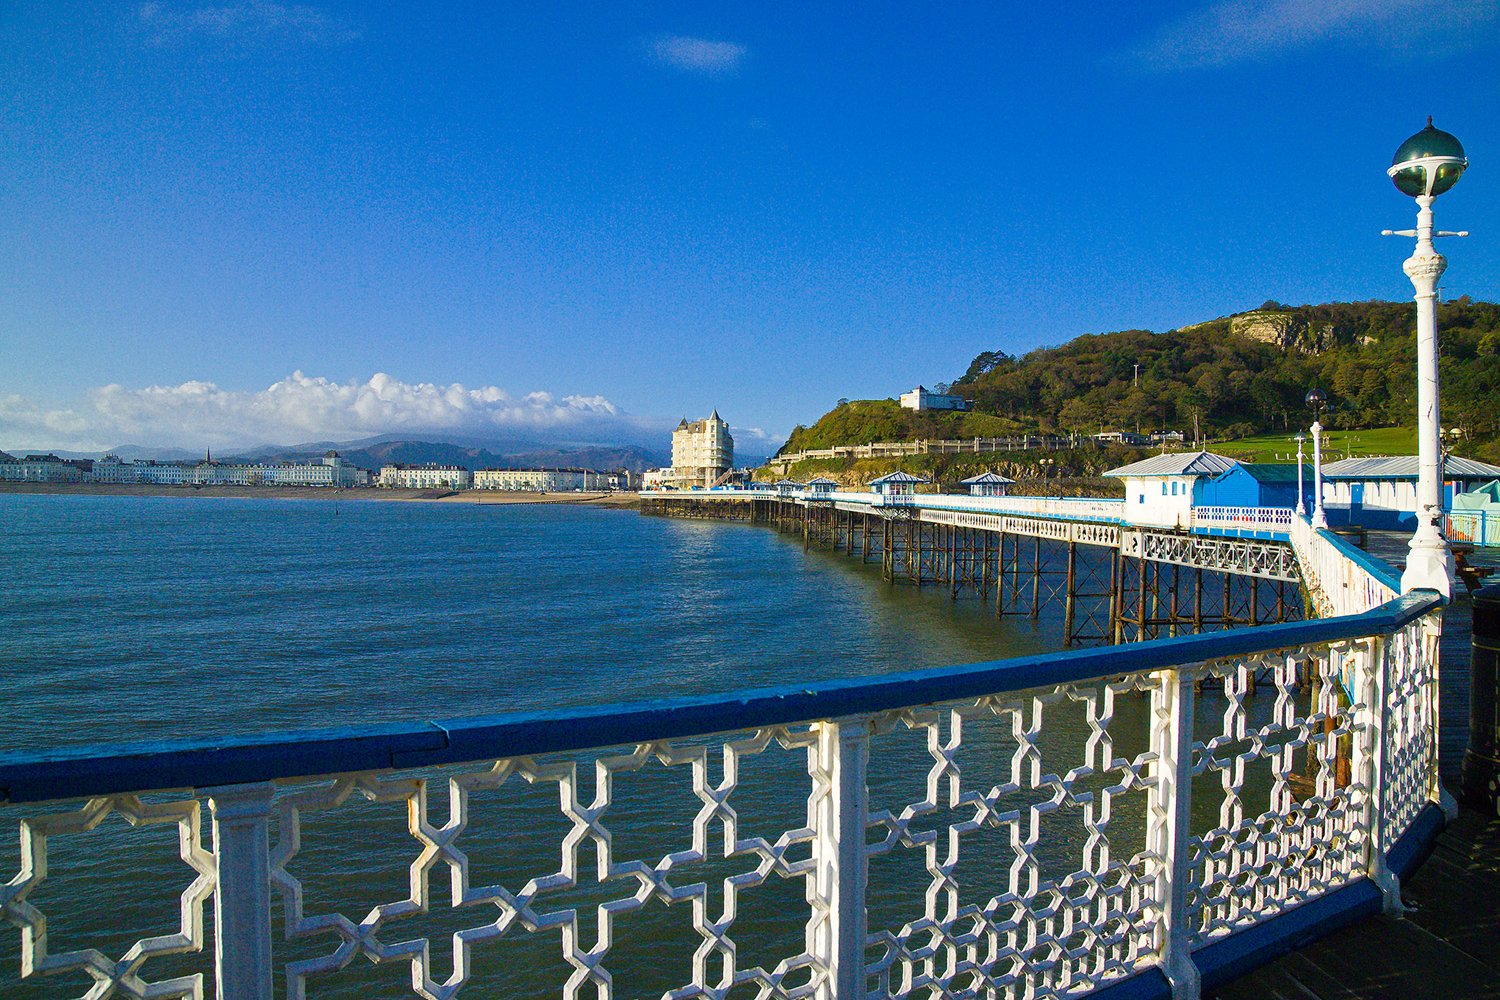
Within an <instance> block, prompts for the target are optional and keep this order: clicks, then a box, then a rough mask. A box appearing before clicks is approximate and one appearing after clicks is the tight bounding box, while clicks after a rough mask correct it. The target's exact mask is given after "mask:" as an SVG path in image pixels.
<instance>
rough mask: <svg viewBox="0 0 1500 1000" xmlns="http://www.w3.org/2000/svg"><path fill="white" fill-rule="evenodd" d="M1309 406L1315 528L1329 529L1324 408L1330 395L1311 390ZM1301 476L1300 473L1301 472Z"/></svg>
mask: <svg viewBox="0 0 1500 1000" xmlns="http://www.w3.org/2000/svg"><path fill="white" fill-rule="evenodd" d="M1307 405H1308V407H1309V408H1310V409H1311V410H1312V411H1313V423H1312V427H1310V428H1308V429H1309V430H1311V431H1312V439H1313V516H1312V526H1313V527H1314V528H1326V527H1328V518H1327V516H1326V515H1325V514H1324V513H1323V423H1322V421H1321V419H1320V418H1321V417H1322V415H1323V407H1325V406H1327V405H1328V394H1327V393H1325V392H1324V391H1323V390H1322V389H1309V390H1308V393H1307ZM1299 475H1300V472H1299Z"/></svg>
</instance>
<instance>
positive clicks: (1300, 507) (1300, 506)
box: [1297, 431, 1307, 517]
mask: <svg viewBox="0 0 1500 1000" xmlns="http://www.w3.org/2000/svg"><path fill="white" fill-rule="evenodd" d="M1306 440H1307V435H1306V434H1303V433H1302V432H1301V431H1298V432H1297V516H1298V517H1301V516H1302V515H1303V514H1306V513H1307V505H1306V504H1305V503H1303V502H1302V442H1304V441H1306Z"/></svg>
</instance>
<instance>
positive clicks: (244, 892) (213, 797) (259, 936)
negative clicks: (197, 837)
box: [203, 781, 276, 1000]
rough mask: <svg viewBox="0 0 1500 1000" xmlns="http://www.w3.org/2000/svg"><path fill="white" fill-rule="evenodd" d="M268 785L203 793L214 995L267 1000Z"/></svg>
mask: <svg viewBox="0 0 1500 1000" xmlns="http://www.w3.org/2000/svg"><path fill="white" fill-rule="evenodd" d="M275 793H276V786H275V785H274V784H272V783H271V782H269V781H267V782H261V783H257V784H251V785H223V786H221V787H218V788H208V789H204V790H203V794H204V795H205V796H206V797H207V799H208V807H209V809H210V811H211V812H212V813H213V835H214V859H215V861H216V862H217V863H218V880H219V884H218V889H217V891H216V892H215V893H214V978H215V981H216V983H217V991H216V992H215V994H214V995H215V996H217V997H221V998H223V1000H271V969H272V964H271V844H270V818H271V800H272V798H273V797H274V795H275Z"/></svg>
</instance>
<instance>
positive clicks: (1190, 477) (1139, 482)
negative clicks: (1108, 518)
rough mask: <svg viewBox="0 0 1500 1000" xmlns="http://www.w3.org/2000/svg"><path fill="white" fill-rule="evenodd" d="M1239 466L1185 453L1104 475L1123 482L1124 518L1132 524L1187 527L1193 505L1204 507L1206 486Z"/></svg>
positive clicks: (1229, 460)
mask: <svg viewBox="0 0 1500 1000" xmlns="http://www.w3.org/2000/svg"><path fill="white" fill-rule="evenodd" d="M1238 465H1239V463H1238V462H1236V461H1235V460H1234V459H1232V458H1225V457H1224V456H1223V455H1215V454H1213V453H1212V452H1207V451H1188V452H1180V453H1178V454H1173V455H1153V456H1152V457H1151V458H1147V459H1142V460H1141V461H1139V462H1132V463H1131V464H1130V465H1122V466H1120V467H1119V468H1118V469H1110V470H1109V471H1108V472H1106V473H1105V475H1106V476H1111V477H1113V478H1116V479H1123V480H1124V481H1125V509H1126V511H1127V512H1128V513H1126V514H1125V515H1124V516H1125V518H1126V519H1127V520H1128V521H1129V522H1130V523H1132V524H1146V525H1153V526H1156V527H1162V528H1186V527H1189V526H1190V525H1191V524H1192V520H1193V507H1194V505H1199V506H1207V504H1206V503H1205V502H1204V500H1203V497H1202V494H1203V491H1204V490H1205V489H1206V488H1207V485H1208V483H1209V482H1210V481H1211V480H1213V479H1214V478H1215V477H1217V476H1222V475H1224V474H1225V473H1226V472H1230V471H1232V470H1233V469H1235V468H1236V467H1237V466H1238Z"/></svg>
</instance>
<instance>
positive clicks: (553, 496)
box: [0, 482, 640, 508]
mask: <svg viewBox="0 0 1500 1000" xmlns="http://www.w3.org/2000/svg"><path fill="white" fill-rule="evenodd" d="M0 493H41V494H54V495H71V496H130V497H173V498H177V499H184V500H186V499H196V500H203V499H238V500H324V501H327V500H351V501H360V500H400V501H406V502H418V503H458V504H502V505H503V504H539V503H554V504H556V503H562V504H580V505H588V506H591V507H612V508H630V507H635V506H637V505H638V504H639V503H640V497H639V496H638V495H637V494H635V493H605V492H592V493H531V492H511V491H508V490H463V491H460V492H453V491H449V490H405V489H380V488H375V487H358V488H353V489H329V488H327V487H317V486H203V487H197V488H195V487H192V486H153V485H145V484H139V483H16V482H0Z"/></svg>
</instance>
